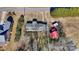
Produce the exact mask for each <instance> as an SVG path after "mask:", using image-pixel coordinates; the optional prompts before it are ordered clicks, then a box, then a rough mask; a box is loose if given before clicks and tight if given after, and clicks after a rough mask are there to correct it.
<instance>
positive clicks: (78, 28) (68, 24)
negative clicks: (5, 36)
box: [4, 11, 79, 51]
mask: <svg viewBox="0 0 79 59" xmlns="http://www.w3.org/2000/svg"><path fill="white" fill-rule="evenodd" d="M21 14H24V13H23V12H16V16H13V17H14V25H13V30H12V35H11V39H10V40H11V41H10V42H9V43H8V45H7V46H6V47H4V50H11V51H12V50H16V49H17V47H18V45H19V42H14V39H15V34H16V26H17V23H18V19H19V17H20V15H21ZM32 18H37V19H38V20H42V21H47V22H48V23H49V25H50V23H51V22H52V21H55V20H60V21H61V22H62V24H63V30H64V32H65V33H66V37H70V38H71V39H72V40H73V41H74V42H75V44H76V46H77V48H79V33H78V32H79V17H64V18H63V17H61V18H52V17H51V16H50V13H49V12H47V11H46V12H28V13H27V12H26V13H25V23H26V21H27V20H32ZM25 23H24V24H25ZM23 34H24V27H22V34H21V39H20V40H23Z"/></svg>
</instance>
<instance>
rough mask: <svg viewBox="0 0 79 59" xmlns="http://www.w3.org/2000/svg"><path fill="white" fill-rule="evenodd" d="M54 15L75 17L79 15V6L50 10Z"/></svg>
mask: <svg viewBox="0 0 79 59" xmlns="http://www.w3.org/2000/svg"><path fill="white" fill-rule="evenodd" d="M50 14H51V16H52V17H69V16H71V17H75V16H79V8H76V7H74V8H72V7H71V8H68V9H67V8H56V9H55V10H54V11H50Z"/></svg>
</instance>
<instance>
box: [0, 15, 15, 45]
mask: <svg viewBox="0 0 79 59" xmlns="http://www.w3.org/2000/svg"><path fill="white" fill-rule="evenodd" d="M12 23H14V21H13V17H12V16H9V17H8V18H7V21H6V22H5V23H4V24H1V25H0V44H2V43H5V42H6V41H7V36H8V34H7V33H8V31H9V29H10V26H11V24H12Z"/></svg>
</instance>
